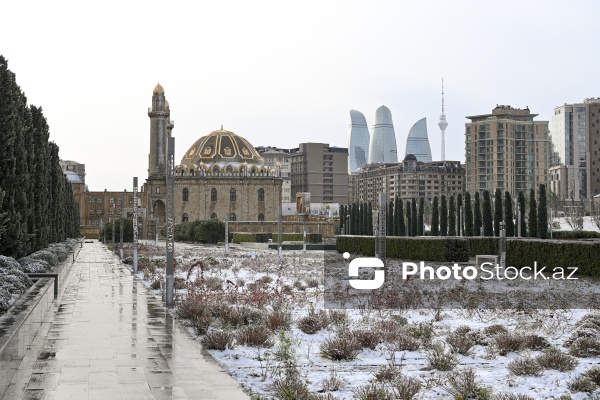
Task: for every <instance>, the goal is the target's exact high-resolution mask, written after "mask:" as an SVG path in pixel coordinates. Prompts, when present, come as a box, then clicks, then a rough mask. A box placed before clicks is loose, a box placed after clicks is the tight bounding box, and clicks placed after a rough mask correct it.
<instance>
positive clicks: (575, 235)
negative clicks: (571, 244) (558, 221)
mask: <svg viewBox="0 0 600 400" xmlns="http://www.w3.org/2000/svg"><path fill="white" fill-rule="evenodd" d="M548 237H550V235H548ZM552 238H553V239H598V238H600V232H596V231H554V232H552Z"/></svg>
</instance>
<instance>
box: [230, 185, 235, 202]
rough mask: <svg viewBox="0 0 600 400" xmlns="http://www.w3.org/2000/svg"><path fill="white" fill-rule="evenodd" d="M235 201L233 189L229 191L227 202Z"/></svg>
mask: <svg viewBox="0 0 600 400" xmlns="http://www.w3.org/2000/svg"><path fill="white" fill-rule="evenodd" d="M235 199H236V192H235V189H234V188H231V190H229V201H235Z"/></svg>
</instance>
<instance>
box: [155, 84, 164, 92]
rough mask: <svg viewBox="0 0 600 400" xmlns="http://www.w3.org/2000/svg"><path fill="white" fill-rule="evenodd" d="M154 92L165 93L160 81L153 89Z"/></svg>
mask: <svg viewBox="0 0 600 400" xmlns="http://www.w3.org/2000/svg"><path fill="white" fill-rule="evenodd" d="M152 93H154V94H159V93H161V94H165V89H163V87H162V86H161V85H160V83H157V84H156V86H154V90H153V91H152Z"/></svg>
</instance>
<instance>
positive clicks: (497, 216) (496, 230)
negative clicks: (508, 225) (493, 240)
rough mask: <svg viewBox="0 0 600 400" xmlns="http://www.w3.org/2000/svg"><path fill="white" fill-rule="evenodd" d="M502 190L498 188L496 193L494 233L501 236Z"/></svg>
mask: <svg viewBox="0 0 600 400" xmlns="http://www.w3.org/2000/svg"><path fill="white" fill-rule="evenodd" d="M502 218H503V215H502V192H501V191H500V189H496V192H495V193H494V235H495V236H500V222H502Z"/></svg>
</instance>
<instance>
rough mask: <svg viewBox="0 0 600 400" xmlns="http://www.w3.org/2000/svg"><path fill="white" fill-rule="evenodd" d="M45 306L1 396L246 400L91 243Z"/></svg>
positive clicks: (153, 300) (123, 271) (150, 298)
mask: <svg viewBox="0 0 600 400" xmlns="http://www.w3.org/2000/svg"><path fill="white" fill-rule="evenodd" d="M53 309H54V310H53V311H52V312H49V313H48V317H47V318H46V320H45V321H44V323H43V324H42V328H41V329H40V332H39V333H38V336H37V337H36V338H35V340H34V341H33V344H32V346H31V349H30V350H29V351H28V352H27V354H26V357H25V360H24V361H23V362H22V364H21V366H20V368H19V371H18V372H17V375H16V376H15V378H14V379H13V381H12V383H11V385H10V387H9V388H8V391H7V393H6V394H5V396H4V399H10V400H13V399H60V400H62V399H77V400H79V399H90V400H91V399H103V400H104V399H111V400H112V399H123V400H125V399H127V400H129V399H132V400H135V399H157V400H158V399H227V400H230V399H231V400H236V399H248V396H246V395H245V394H244V393H243V392H242V390H241V389H240V388H238V385H237V383H236V382H235V381H234V380H233V379H232V378H231V377H230V376H229V375H227V374H226V373H224V372H222V370H221V369H220V368H219V366H218V365H217V364H216V363H215V362H214V361H212V360H210V359H207V357H206V356H205V355H203V354H202V349H201V346H200V344H199V343H197V342H196V341H194V340H193V339H192V338H191V337H190V336H189V335H188V334H187V333H186V332H185V331H184V330H183V329H182V328H181V327H180V326H179V325H176V324H174V321H173V318H172V317H171V315H170V314H169V313H167V312H166V310H165V308H164V307H163V306H162V303H161V301H160V299H157V298H155V297H154V296H151V295H149V294H148V293H147V291H146V289H145V288H144V287H143V285H142V284H141V283H139V282H138V281H137V280H135V279H133V278H132V276H131V273H130V272H129V270H127V269H126V268H125V267H123V266H122V265H121V264H120V263H119V262H118V261H117V260H116V258H114V256H113V255H112V254H111V253H110V252H109V251H107V250H106V249H105V248H104V247H103V246H102V245H101V244H99V243H97V242H94V243H86V244H85V245H84V247H83V249H82V251H81V253H80V254H79V257H78V259H77V261H76V262H75V264H74V266H73V269H72V271H71V273H70V275H69V277H68V283H67V286H66V287H65V289H64V292H63V293H62V294H59V299H58V300H57V302H56V305H54V306H53Z"/></svg>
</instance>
